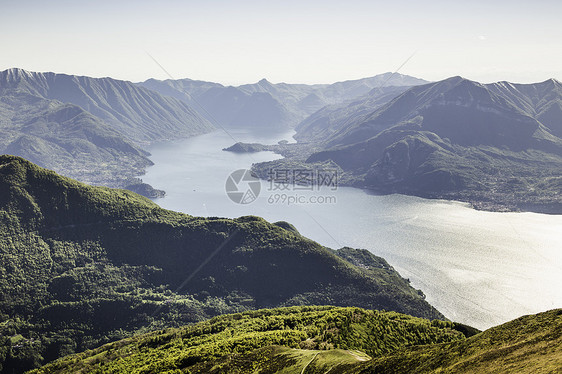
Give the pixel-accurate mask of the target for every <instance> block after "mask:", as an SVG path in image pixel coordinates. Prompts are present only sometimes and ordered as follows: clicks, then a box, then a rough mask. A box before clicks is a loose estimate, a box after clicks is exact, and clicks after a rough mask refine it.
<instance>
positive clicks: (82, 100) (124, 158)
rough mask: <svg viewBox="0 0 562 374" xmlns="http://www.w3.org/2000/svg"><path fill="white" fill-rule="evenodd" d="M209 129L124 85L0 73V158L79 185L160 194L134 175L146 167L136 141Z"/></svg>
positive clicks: (179, 105) (177, 107)
mask: <svg viewBox="0 0 562 374" xmlns="http://www.w3.org/2000/svg"><path fill="white" fill-rule="evenodd" d="M211 129H212V126H211V125H210V124H209V123H208V122H207V121H206V120H204V119H202V118H201V117H200V116H199V115H198V114H197V113H196V112H195V111H193V110H192V109H191V108H190V107H189V106H188V105H186V104H185V103H183V102H181V101H179V100H175V99H172V98H169V97H164V96H161V95H159V94H157V93H155V92H152V91H149V90H147V89H144V88H141V87H137V86H136V85H134V84H132V83H130V82H124V81H118V80H114V79H110V78H89V77H78V76H72V75H65V74H55V73H34V72H28V71H25V70H21V69H9V70H6V71H3V72H0V135H1V136H0V153H7V154H13V155H17V156H22V157H25V158H27V159H29V160H31V161H33V162H35V163H37V164H39V165H41V166H44V167H47V168H51V169H54V170H56V171H57V172H59V173H61V174H64V175H66V176H69V177H72V178H76V179H79V180H80V181H83V182H86V183H91V184H98V185H106V186H111V187H127V188H130V189H134V190H136V191H139V192H143V193H145V194H146V195H147V196H151V197H154V196H161V195H162V193H163V192H162V191H157V190H153V189H151V187H150V186H148V185H146V184H143V183H142V181H140V180H138V178H136V177H137V176H138V175H142V174H144V171H145V168H146V167H147V166H150V165H152V162H151V161H150V160H149V159H148V156H149V153H148V152H146V151H144V150H142V149H141V148H140V146H139V144H144V143H146V142H148V141H156V140H165V139H171V138H178V137H186V136H191V135H196V134H201V133H203V132H208V131H210V130H211Z"/></svg>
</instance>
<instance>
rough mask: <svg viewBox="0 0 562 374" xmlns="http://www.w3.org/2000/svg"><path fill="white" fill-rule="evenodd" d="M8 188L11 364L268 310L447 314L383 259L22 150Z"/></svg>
mask: <svg viewBox="0 0 562 374" xmlns="http://www.w3.org/2000/svg"><path fill="white" fill-rule="evenodd" d="M0 191H2V193H1V194H0V275H1V276H0V318H1V321H2V322H1V323H0V335H1V336H2V341H1V342H0V359H2V358H3V360H2V362H0V363H1V364H2V365H3V368H4V372H11V370H12V369H16V370H20V369H22V368H32V367H36V366H37V365H39V364H41V363H44V362H48V361H50V360H53V359H55V358H58V357H60V356H63V355H66V354H69V353H73V352H79V351H82V350H84V349H88V348H93V347H96V346H99V345H101V344H103V343H107V342H109V341H114V340H117V339H121V338H124V337H126V336H130V335H131V334H132V333H135V332H143V331H150V330H154V329H159V328H164V327H173V326H181V325H184V324H186V323H190V322H197V321H201V320H204V319H207V318H209V317H212V316H215V315H219V314H224V313H235V312H241V311H245V310H251V309H258V308H265V307H278V306H290V305H336V306H359V307H364V308H369V309H385V310H394V311H398V312H402V313H407V314H411V315H415V316H419V317H427V318H431V319H433V318H443V316H442V315H441V314H440V313H439V312H438V311H436V310H435V309H434V308H433V307H431V306H430V305H429V304H428V303H427V302H426V301H425V300H424V295H423V293H422V292H421V291H418V290H415V289H413V288H412V287H411V286H410V284H409V283H408V281H407V280H405V279H403V278H402V277H400V275H399V274H398V273H397V272H396V271H395V270H394V269H393V268H392V267H391V266H390V265H389V264H388V263H387V262H386V261H384V259H381V258H379V257H376V256H374V255H372V254H371V253H370V252H368V251H365V250H355V249H351V248H342V249H340V250H338V251H334V250H331V249H328V248H325V247H322V246H320V245H319V244H317V243H315V242H313V241H311V240H309V239H306V238H304V237H303V236H301V235H300V234H299V233H298V232H296V230H294V229H291V227H290V226H287V225H286V224H283V223H279V224H270V223H268V222H266V221H265V220H263V219H261V218H258V217H241V218H238V219H224V218H198V217H192V216H189V215H186V214H180V213H175V212H171V211H167V210H164V209H161V208H159V207H158V206H157V205H156V204H154V203H152V202H151V201H150V200H148V199H146V198H143V197H141V196H139V195H136V194H134V193H132V192H129V191H125V190H114V189H109V188H103V187H92V186H88V185H85V184H82V183H79V182H76V181H74V180H71V179H68V178H64V177H61V176H59V175H57V174H56V173H54V172H51V171H48V170H45V169H42V168H40V167H38V166H36V165H34V164H31V163H30V162H28V161H26V160H24V159H21V158H18V157H15V156H0ZM284 227H285V228H284Z"/></svg>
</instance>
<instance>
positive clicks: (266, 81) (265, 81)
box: [258, 78, 271, 85]
mask: <svg viewBox="0 0 562 374" xmlns="http://www.w3.org/2000/svg"><path fill="white" fill-rule="evenodd" d="M258 83H259V84H268V85H270V84H271V82H270V81H268V80H267V79H265V78H263V79H262V80H260V81H259V82H258Z"/></svg>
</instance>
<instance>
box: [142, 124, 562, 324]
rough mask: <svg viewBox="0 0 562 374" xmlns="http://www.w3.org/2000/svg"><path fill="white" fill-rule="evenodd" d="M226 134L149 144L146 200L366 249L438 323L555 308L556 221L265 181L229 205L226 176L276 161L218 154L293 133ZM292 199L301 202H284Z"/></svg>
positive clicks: (501, 318)
mask: <svg viewBox="0 0 562 374" xmlns="http://www.w3.org/2000/svg"><path fill="white" fill-rule="evenodd" d="M229 133H230V134H226V133H224V132H222V131H220V132H219V131H217V132H214V133H211V134H206V135H202V136H198V137H194V138H190V139H186V140H182V141H176V142H166V143H160V144H155V145H153V146H151V147H150V148H149V151H150V152H151V153H152V156H151V159H152V161H154V163H155V166H153V167H150V168H149V169H148V171H147V174H146V175H145V176H143V177H142V179H143V180H144V181H145V182H147V183H149V184H151V185H152V186H154V187H155V188H159V189H163V190H165V191H166V192H167V195H166V197H165V198H163V199H158V200H156V202H157V203H158V204H159V205H160V206H162V207H164V208H167V209H171V210H176V211H181V212H185V213H188V214H191V215H197V216H220V217H231V218H235V217H239V216H242V215H249V214H252V215H258V216H261V217H264V218H265V219H267V220H268V221H270V222H275V221H281V220H283V221H288V222H290V223H292V224H293V225H295V226H296V227H297V229H298V230H299V231H300V232H301V234H303V235H305V236H307V237H309V238H311V239H314V240H316V241H317V242H319V243H321V244H323V245H325V246H328V247H331V248H340V247H342V246H350V247H355V248H366V249H368V250H370V251H371V252H373V253H374V254H376V255H378V256H381V257H384V258H385V259H386V260H388V262H389V263H390V264H391V265H392V266H393V267H394V268H395V269H396V270H398V271H399V272H400V274H401V275H402V276H403V277H405V278H409V279H410V281H411V283H412V285H413V286H414V287H416V288H420V289H422V290H423V292H424V293H425V294H426V296H427V300H428V302H430V303H431V304H432V305H434V306H435V307H436V308H437V309H438V310H439V311H441V312H442V313H443V314H445V316H447V317H448V318H450V319H452V320H454V321H458V322H462V323H467V324H470V325H472V326H475V327H478V328H480V329H484V328H488V327H491V326H494V325H497V324H500V323H503V322H506V321H508V320H511V319H514V318H517V317H519V316H521V315H524V314H530V313H537V312H541V311H545V310H548V309H553V308H561V307H562V216H553V215H544V214H535V213H492V212H483V211H476V210H474V209H471V208H469V207H468V206H467V205H466V204H462V203H457V202H450V201H443V200H428V199H421V198H417V197H411V196H403V195H388V196H373V195H369V194H367V193H365V192H364V191H362V190H359V189H355V188H349V187H339V188H337V190H335V191H333V190H332V189H331V188H323V189H321V190H320V191H301V190H295V189H291V190H289V191H282V192H281V193H280V191H273V190H271V187H272V186H270V185H269V183H268V182H267V181H262V182H261V192H260V194H259V196H258V198H257V199H256V200H255V201H254V202H252V203H251V204H246V205H241V204H236V203H234V202H232V201H231V200H230V199H229V197H228V196H227V194H226V193H225V182H226V179H227V178H228V176H229V174H230V173H231V172H233V171H235V170H237V169H247V168H249V167H250V166H251V164H252V163H255V162H261V161H268V160H274V159H277V158H280V156H279V155H275V154H273V153H271V152H259V153H253V154H235V153H231V152H225V151H222V149H223V148H225V147H228V146H230V145H232V144H234V143H235V141H244V142H261V143H268V144H272V143H275V142H277V141H278V140H281V139H286V140H291V136H292V134H293V133H292V132H287V133H280V134H276V135H260V134H254V133H251V132H248V131H243V130H239V131H229ZM282 195H286V196H285V197H286V198H287V199H285V201H284V202H282V200H283V199H282ZM297 196H298V198H299V199H300V200H301V201H302V203H301V204H296V203H290V202H289V201H288V199H289V198H295V197H297ZM311 199H316V201H311ZM318 200H321V201H320V202H318ZM334 200H335V201H334Z"/></svg>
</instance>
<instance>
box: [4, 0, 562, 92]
mask: <svg viewBox="0 0 562 374" xmlns="http://www.w3.org/2000/svg"><path fill="white" fill-rule="evenodd" d="M452 3H453V1H402V0H388V1H384V2H382V1H372V0H371V1H359V0H347V1H343V0H339V1H331V0H313V1H305V0H301V1H292V0H285V1H276V2H268V1H265V0H264V1H233V0H231V1H220V0H205V1H203V0H202V1H169V0H168V1H144V0H140V1H130V2H124V1H117V0H113V1H106V0H97V1H44V0H42V1H25V0H24V1H5V0H0V4H1V5H0V6H1V8H0V47H1V54H0V70H4V69H7V68H11V67H20V68H24V69H28V70H33V71H55V72H63V73H69V74H80V75H89V76H94V77H101V76H111V77H114V78H118V79H126V80H132V81H141V80H145V79H148V78H151V77H154V78H157V79H166V78H168V77H167V75H166V74H165V73H164V72H163V71H162V69H161V68H160V67H159V66H158V65H157V64H156V63H155V62H154V61H153V60H152V59H151V58H150V57H149V56H148V54H147V53H149V54H150V55H152V56H153V57H154V58H155V59H156V60H158V62H159V63H160V64H161V65H162V66H164V67H165V69H166V70H167V71H168V72H169V73H170V74H171V75H172V76H173V77H174V78H192V79H201V80H209V81H217V82H221V83H224V84H241V83H251V82H256V81H258V80H259V79H261V78H267V79H268V80H270V81H272V82H275V83H277V82H281V81H284V82H290V83H331V82H335V81H341V80H347V79H356V78H362V77H367V76H373V75H376V74H380V73H383V72H387V71H395V70H396V69H397V68H398V67H399V66H400V65H401V64H402V63H404V62H405V61H406V60H407V59H408V57H410V56H411V55H412V54H414V56H413V57H412V58H411V59H410V60H409V62H408V63H407V64H406V65H405V66H404V67H403V68H402V69H401V70H400V73H403V74H409V75H413V76H416V77H420V78H424V79H428V80H439V79H443V78H446V77H449V76H453V75H462V76H464V77H466V78H469V79H474V80H478V81H482V82H492V81H499V80H509V81H514V82H534V81H542V80H545V79H547V78H551V77H554V78H557V79H559V80H562V22H561V21H560V17H561V15H562V2H561V1H547V0H535V1H517V0H514V1H493V0H488V1H480V0H471V1H466V2H463V4H452Z"/></svg>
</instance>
